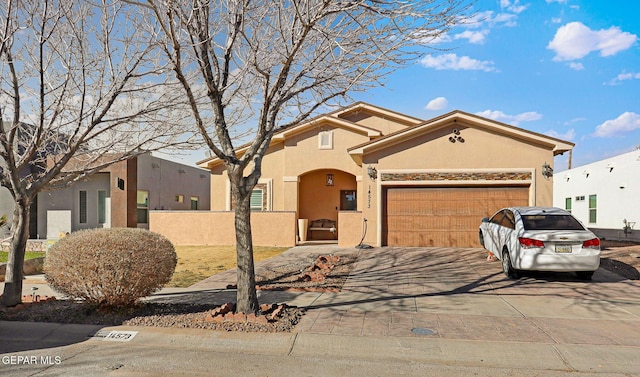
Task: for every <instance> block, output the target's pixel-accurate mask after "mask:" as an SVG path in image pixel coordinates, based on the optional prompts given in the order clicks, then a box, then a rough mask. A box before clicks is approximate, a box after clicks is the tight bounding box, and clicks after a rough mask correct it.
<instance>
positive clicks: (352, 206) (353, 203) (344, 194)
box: [340, 190, 358, 211]
mask: <svg viewBox="0 0 640 377" xmlns="http://www.w3.org/2000/svg"><path fill="white" fill-rule="evenodd" d="M357 205H358V202H357V200H356V192H355V191H354V190H341V191H340V210H341V211H355V210H356V207H357Z"/></svg>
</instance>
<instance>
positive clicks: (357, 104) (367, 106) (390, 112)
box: [327, 101, 424, 124]
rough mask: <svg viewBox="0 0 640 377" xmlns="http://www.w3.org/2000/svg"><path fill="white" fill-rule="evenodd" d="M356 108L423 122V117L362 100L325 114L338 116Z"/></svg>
mask: <svg viewBox="0 0 640 377" xmlns="http://www.w3.org/2000/svg"><path fill="white" fill-rule="evenodd" d="M358 108H362V109H366V110H369V111H372V112H374V113H378V114H384V115H387V116H389V117H390V118H394V119H397V120H401V121H404V122H406V123H412V124H420V123H424V119H420V118H416V117H413V116H410V115H406V114H402V113H399V112H397V111H394V110H390V109H387V108H384V107H381V106H376V105H372V104H370V103H366V102H362V101H358V102H355V103H353V104H352V105H349V106H347V107H344V108H342V109H338V110H336V111H333V112H331V113H329V114H327V115H332V116H336V117H338V116H340V115H342V114H345V113H348V112H350V111H354V110H357V109H358Z"/></svg>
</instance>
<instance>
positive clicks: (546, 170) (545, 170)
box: [542, 161, 553, 179]
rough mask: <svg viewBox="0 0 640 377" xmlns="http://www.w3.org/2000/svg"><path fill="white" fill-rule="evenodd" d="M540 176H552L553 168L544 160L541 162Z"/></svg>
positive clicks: (547, 177)
mask: <svg viewBox="0 0 640 377" xmlns="http://www.w3.org/2000/svg"><path fill="white" fill-rule="evenodd" d="M542 176H543V177H545V178H546V179H549V178H551V177H553V168H552V167H551V166H550V165H549V164H547V162H546V161H545V162H544V164H542Z"/></svg>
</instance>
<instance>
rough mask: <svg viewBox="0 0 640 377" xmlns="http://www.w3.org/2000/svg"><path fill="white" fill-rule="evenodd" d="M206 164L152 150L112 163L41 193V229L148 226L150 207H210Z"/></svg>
mask: <svg viewBox="0 0 640 377" xmlns="http://www.w3.org/2000/svg"><path fill="white" fill-rule="evenodd" d="M209 182H210V181H209V174H208V172H207V171H206V170H203V169H200V168H197V167H193V166H187V165H184V164H179V163H176V162H172V161H168V160H165V159H161V158H158V157H155V156H153V155H151V154H150V153H147V154H143V155H140V156H138V157H135V158H130V159H128V160H126V161H122V162H119V163H116V164H113V165H111V166H110V167H108V168H106V169H104V171H102V172H100V173H96V174H94V175H91V176H89V177H88V178H87V179H85V180H83V181H80V182H77V183H75V184H73V185H72V186H70V187H68V188H65V189H60V190H56V191H46V192H41V193H40V194H39V195H38V200H37V205H36V213H37V234H35V235H32V236H34V237H32V238H48V239H51V238H58V237H59V235H60V233H66V232H72V231H75V230H80V229H88V228H98V227H106V228H108V227H138V228H146V229H148V228H149V211H150V210H178V211H180V210H187V211H191V210H208V209H209Z"/></svg>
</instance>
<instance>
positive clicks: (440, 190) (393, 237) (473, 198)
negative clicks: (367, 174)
mask: <svg viewBox="0 0 640 377" xmlns="http://www.w3.org/2000/svg"><path fill="white" fill-rule="evenodd" d="M527 205H529V186H499V187H496V186H487V187H389V188H385V189H384V191H383V209H382V212H383V213H382V216H383V223H382V243H383V245H388V246H455V247H479V246H480V245H479V243H478V226H479V224H480V220H481V219H482V218H483V217H485V216H490V215H492V214H493V213H495V212H496V211H497V210H498V209H500V208H503V207H509V206H527Z"/></svg>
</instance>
